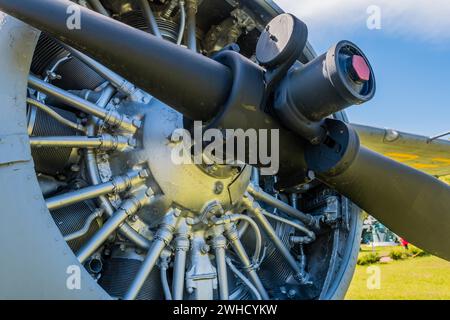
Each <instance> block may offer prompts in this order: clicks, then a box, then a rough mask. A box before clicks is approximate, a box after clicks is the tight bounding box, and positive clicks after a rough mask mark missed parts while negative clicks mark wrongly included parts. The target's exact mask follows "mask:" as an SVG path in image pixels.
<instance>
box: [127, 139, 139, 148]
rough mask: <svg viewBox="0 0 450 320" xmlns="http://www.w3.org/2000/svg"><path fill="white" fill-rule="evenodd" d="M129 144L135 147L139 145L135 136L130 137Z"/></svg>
mask: <svg viewBox="0 0 450 320" xmlns="http://www.w3.org/2000/svg"><path fill="white" fill-rule="evenodd" d="M128 145H129V146H130V147H133V148H134V147H136V146H137V140H136V139H135V138H130V139H128Z"/></svg>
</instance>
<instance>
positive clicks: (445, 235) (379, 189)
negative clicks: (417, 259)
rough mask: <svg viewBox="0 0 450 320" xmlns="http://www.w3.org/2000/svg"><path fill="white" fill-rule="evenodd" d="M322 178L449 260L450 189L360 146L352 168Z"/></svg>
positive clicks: (413, 240) (400, 232) (392, 227)
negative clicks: (333, 175)
mask: <svg viewBox="0 0 450 320" xmlns="http://www.w3.org/2000/svg"><path fill="white" fill-rule="evenodd" d="M321 180H322V181H323V182H325V183H327V184H328V185H330V186H332V187H334V188H335V189H336V190H337V191H338V192H340V193H341V194H343V195H344V196H346V197H348V198H349V199H351V201H353V202H354V203H356V204H357V205H358V206H359V207H361V208H362V209H364V210H365V211H366V212H368V213H369V214H371V215H372V216H374V217H375V218H377V219H378V220H379V221H380V222H382V223H383V224H384V225H386V226H387V227H388V228H389V229H390V230H392V231H393V232H395V233H396V234H398V235H399V236H401V237H403V238H405V239H407V240H408V241H409V242H411V243H413V244H415V245H417V246H418V247H420V248H422V249H424V250H426V251H428V252H429V253H431V254H434V255H437V256H440V257H442V258H444V259H447V260H450V186H448V185H447V184H445V183H444V182H442V181H440V180H438V179H436V178H434V177H432V176H430V175H428V174H425V173H423V172H420V171H417V170H415V169H413V168H411V167H408V166H406V165H403V164H401V163H398V162H396V161H393V160H391V159H389V158H386V157H384V156H382V155H380V154H378V153H375V152H373V151H371V150H369V149H367V148H364V147H361V148H360V149H359V152H358V154H357V155H356V158H355V160H354V162H353V164H352V165H351V166H350V167H349V168H348V169H347V170H346V171H344V172H343V173H342V174H340V175H338V176H335V177H331V176H330V177H326V176H322V177H321Z"/></svg>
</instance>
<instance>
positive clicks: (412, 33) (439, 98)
mask: <svg viewBox="0 0 450 320" xmlns="http://www.w3.org/2000/svg"><path fill="white" fill-rule="evenodd" d="M275 2H276V3H277V4H278V5H279V6H280V7H282V8H283V9H284V10H285V11H286V12H290V13H293V14H295V15H296V16H297V17H298V18H300V19H301V20H303V21H304V22H305V23H306V24H307V25H308V29H309V41H310V42H311V44H312V45H313V47H314V49H315V50H316V52H317V53H318V54H321V53H324V52H326V51H327V50H328V48H330V47H331V46H332V45H333V44H335V43H337V42H338V41H340V40H350V41H352V42H354V43H355V44H357V45H358V46H359V47H360V48H361V49H362V50H363V51H364V52H365V54H366V55H367V57H368V58H369V60H370V61H371V64H372V67H373V69H374V72H375V76H376V81H377V93H376V95H375V98H374V99H373V100H372V101H370V102H368V103H366V104H363V105H361V106H354V107H351V108H349V109H348V116H349V118H350V121H351V122H354V123H359V124H366V125H371V126H375V127H381V128H391V129H397V130H400V131H405V132H410V133H416V134H421V135H425V136H433V135H437V134H440V133H443V132H447V131H450V1H449V0H433V1H430V0H276V1H275Z"/></svg>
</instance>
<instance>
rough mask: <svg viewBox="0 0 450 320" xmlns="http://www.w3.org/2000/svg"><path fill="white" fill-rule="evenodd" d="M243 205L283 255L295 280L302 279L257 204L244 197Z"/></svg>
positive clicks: (291, 257) (291, 258) (286, 249)
mask: <svg viewBox="0 0 450 320" xmlns="http://www.w3.org/2000/svg"><path fill="white" fill-rule="evenodd" d="M243 204H244V206H246V207H247V208H248V210H249V211H250V212H251V213H252V214H253V215H254V216H255V218H256V219H257V220H258V222H259V224H260V225H261V226H262V228H263V229H264V231H265V232H266V234H267V236H268V237H269V238H270V240H271V241H272V243H273V244H274V245H275V247H276V248H277V249H278V251H280V253H281V254H282V255H283V257H284V258H285V259H286V261H287V262H288V264H289V265H290V267H291V268H292V270H293V271H294V272H295V275H294V276H296V277H297V279H301V278H302V272H301V270H300V267H299V266H298V263H297V261H296V260H295V259H294V257H293V256H292V254H291V253H290V251H289V249H288V248H286V246H285V245H284V244H283V242H282V241H281V240H280V238H279V237H278V235H277V233H276V231H275V230H274V229H273V227H272V225H271V224H270V222H269V221H268V220H267V219H266V217H265V216H264V215H263V213H262V210H261V207H260V206H259V204H258V203H257V202H255V201H253V202H252V201H251V200H250V199H248V198H246V197H244V199H243Z"/></svg>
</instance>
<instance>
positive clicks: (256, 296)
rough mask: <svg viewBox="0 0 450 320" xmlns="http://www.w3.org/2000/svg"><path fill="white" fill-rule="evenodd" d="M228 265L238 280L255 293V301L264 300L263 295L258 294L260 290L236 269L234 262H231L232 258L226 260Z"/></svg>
mask: <svg viewBox="0 0 450 320" xmlns="http://www.w3.org/2000/svg"><path fill="white" fill-rule="evenodd" d="M226 263H227V264H228V266H229V267H230V269H231V271H233V272H234V274H235V275H237V276H238V278H239V279H241V280H242V282H243V283H244V284H245V285H246V286H247V287H248V288H249V289H250V291H251V292H252V293H253V296H254V297H255V299H256V300H262V297H261V294H260V293H259V292H258V289H256V287H255V286H254V285H253V284H252V283H251V282H250V280H248V279H247V278H246V277H245V276H244V275H243V274H242V272H240V271H239V269H238V268H236V267H235V265H234V264H233V262H232V261H231V259H230V258H228V257H227V258H226Z"/></svg>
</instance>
